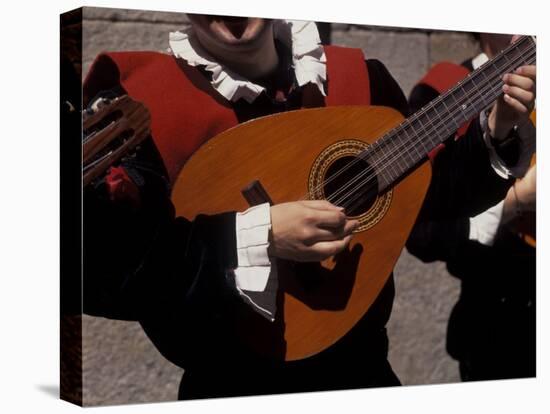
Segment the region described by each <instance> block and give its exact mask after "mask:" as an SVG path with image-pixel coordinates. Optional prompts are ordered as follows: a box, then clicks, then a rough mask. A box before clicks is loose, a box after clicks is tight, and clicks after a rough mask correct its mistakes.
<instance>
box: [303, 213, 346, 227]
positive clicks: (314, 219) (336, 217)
mask: <svg viewBox="0 0 550 414" xmlns="http://www.w3.org/2000/svg"><path fill="white" fill-rule="evenodd" d="M307 221H308V222H309V224H311V225H313V226H315V227H318V228H327V227H328V228H340V227H342V228H343V227H344V225H345V224H346V215H345V214H344V213H343V212H342V211H340V210H312V214H311V216H310V217H309V219H308V220H307Z"/></svg>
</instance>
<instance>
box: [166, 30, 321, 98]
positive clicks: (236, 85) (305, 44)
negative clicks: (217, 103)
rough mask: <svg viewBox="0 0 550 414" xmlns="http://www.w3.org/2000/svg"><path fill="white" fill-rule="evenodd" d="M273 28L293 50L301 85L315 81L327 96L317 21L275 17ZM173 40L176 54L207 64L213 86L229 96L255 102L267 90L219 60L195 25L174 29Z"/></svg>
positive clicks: (172, 49)
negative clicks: (207, 48)
mask: <svg viewBox="0 0 550 414" xmlns="http://www.w3.org/2000/svg"><path fill="white" fill-rule="evenodd" d="M273 31H274V36H275V39H278V40H279V41H281V42H282V43H283V44H285V45H286V46H287V47H288V48H289V49H291V50H292V65H293V67H294V73H295V75H296V80H297V82H298V85H299V86H303V85H305V84H307V83H309V82H311V83H313V84H315V85H317V87H318V88H319V91H320V92H321V93H322V94H323V96H325V95H326V94H325V87H324V82H325V81H326V79H327V69H326V56H325V52H324V49H323V46H322V45H321V44H320V43H321V40H320V38H319V32H318V31H317V27H316V25H315V23H313V22H304V21H299V20H275V21H274V26H273ZM169 43H170V49H171V52H172V53H173V54H174V56H176V57H178V58H181V59H184V60H185V61H187V63H188V64H189V65H191V66H204V67H205V69H206V70H207V71H209V72H211V73H212V81H211V83H212V86H213V87H214V89H216V90H217V91H218V92H219V93H220V94H221V95H223V96H224V97H225V98H226V99H227V100H230V101H237V100H239V99H241V98H243V99H245V100H246V101H247V102H249V103H251V102H253V101H254V100H255V99H256V98H257V97H258V95H260V94H261V93H262V92H263V91H264V90H265V88H264V87H263V86H260V85H257V84H255V83H254V82H251V81H249V80H248V79H246V78H244V77H242V76H240V75H238V74H237V73H235V72H233V71H231V70H230V69H228V68H227V67H225V66H223V65H220V64H219V63H217V62H215V61H214V60H213V58H212V57H211V56H210V55H209V54H208V53H207V52H206V51H205V50H204V48H203V47H202V46H201V45H200V44H199V42H198V41H197V39H196V36H195V33H194V31H193V29H192V28H189V29H187V30H184V31H177V32H171V33H170V38H169Z"/></svg>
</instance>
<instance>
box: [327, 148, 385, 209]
mask: <svg viewBox="0 0 550 414" xmlns="http://www.w3.org/2000/svg"><path fill="white" fill-rule="evenodd" d="M323 191H324V196H325V199H326V200H328V201H330V202H331V203H333V204H335V205H337V206H340V207H345V209H346V214H347V215H348V216H352V217H356V216H360V215H362V214H364V213H365V212H367V211H368V210H369V209H370V208H371V207H372V205H373V204H374V202H375V201H376V197H377V195H378V181H377V179H376V174H375V173H374V172H373V170H372V168H371V166H370V165H369V164H368V162H366V161H365V160H363V159H361V158H357V157H354V156H344V157H341V158H338V159H336V160H334V162H333V163H332V164H331V165H329V167H328V168H327V171H326V174H325V177H324V184H323Z"/></svg>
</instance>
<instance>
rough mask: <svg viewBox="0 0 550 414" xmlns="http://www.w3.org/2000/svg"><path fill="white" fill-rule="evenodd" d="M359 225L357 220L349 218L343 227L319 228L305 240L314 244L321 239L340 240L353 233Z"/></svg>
mask: <svg viewBox="0 0 550 414" xmlns="http://www.w3.org/2000/svg"><path fill="white" fill-rule="evenodd" d="M357 227H359V222H358V221H357V220H348V221H347V222H346V224H345V225H344V226H343V227H339V228H332V229H331V228H317V229H314V230H313V231H312V233H311V236H310V237H309V238H307V239H306V240H305V244H306V245H309V246H311V245H313V244H315V243H318V242H320V241H331V240H340V239H343V238H344V237H346V236H349V235H350V234H352V233H353V231H354V230H355V229H357Z"/></svg>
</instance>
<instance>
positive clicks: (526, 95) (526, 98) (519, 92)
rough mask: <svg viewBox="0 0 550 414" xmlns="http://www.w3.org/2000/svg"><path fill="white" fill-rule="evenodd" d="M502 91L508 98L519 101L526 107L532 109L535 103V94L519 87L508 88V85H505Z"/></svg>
mask: <svg viewBox="0 0 550 414" xmlns="http://www.w3.org/2000/svg"><path fill="white" fill-rule="evenodd" d="M502 90H503V92H504V93H505V94H507V95H508V96H510V97H512V98H514V99H517V100H518V101H520V102H521V103H522V104H523V105H525V106H526V107H530V106H531V105H533V104H534V103H535V94H534V93H533V92H530V91H526V90H524V89H521V88H519V87H517V86H508V85H504V86H503V87H502Z"/></svg>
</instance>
